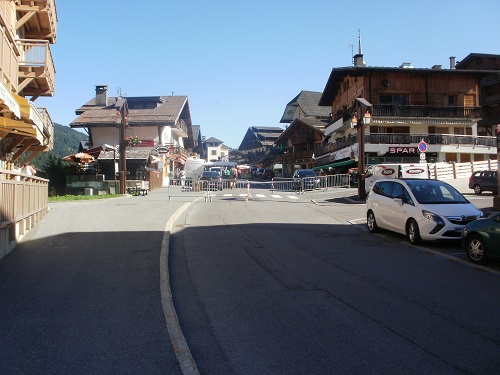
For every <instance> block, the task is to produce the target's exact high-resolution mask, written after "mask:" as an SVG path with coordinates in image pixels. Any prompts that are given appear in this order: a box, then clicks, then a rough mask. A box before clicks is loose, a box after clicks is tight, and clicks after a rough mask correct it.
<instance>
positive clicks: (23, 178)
mask: <svg viewBox="0 0 500 375" xmlns="http://www.w3.org/2000/svg"><path fill="white" fill-rule="evenodd" d="M48 190H49V180H46V179H44V178H39V177H35V176H30V175H26V174H24V173H18V172H13V171H10V170H5V169H0V259H1V258H3V257H4V256H5V255H7V254H8V253H9V252H10V251H11V250H12V249H13V248H14V246H16V244H17V243H18V242H19V240H20V239H21V238H22V237H23V236H24V235H25V234H26V233H27V232H28V231H29V230H30V229H31V228H33V227H34V226H35V224H36V223H38V222H39V221H40V220H41V219H42V218H43V216H45V214H46V213H47V212H48V196H49V192H48Z"/></svg>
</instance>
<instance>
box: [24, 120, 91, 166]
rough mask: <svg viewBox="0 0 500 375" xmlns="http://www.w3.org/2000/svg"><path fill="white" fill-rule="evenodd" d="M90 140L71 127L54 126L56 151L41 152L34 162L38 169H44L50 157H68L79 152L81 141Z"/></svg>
mask: <svg viewBox="0 0 500 375" xmlns="http://www.w3.org/2000/svg"><path fill="white" fill-rule="evenodd" d="M87 139H89V137H88V135H87V134H84V133H80V132H78V131H76V130H74V129H71V128H70V127H69V126H63V125H60V124H54V149H53V150H52V151H49V152H41V153H40V154H38V155H37V156H36V157H35V158H34V159H33V161H32V164H33V165H34V166H35V168H37V169H42V167H43V166H44V165H45V163H46V162H47V160H48V159H49V155H53V156H56V157H60V158H63V157H64V156H66V155H71V154H74V153H75V152H78V147H79V145H80V142H81V141H84V140H87Z"/></svg>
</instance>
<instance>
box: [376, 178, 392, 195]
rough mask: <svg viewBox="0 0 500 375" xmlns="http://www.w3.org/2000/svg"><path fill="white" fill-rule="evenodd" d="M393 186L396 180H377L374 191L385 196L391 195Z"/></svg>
mask: <svg viewBox="0 0 500 375" xmlns="http://www.w3.org/2000/svg"><path fill="white" fill-rule="evenodd" d="M393 187H394V182H392V181H383V182H376V183H375V186H374V187H373V192H374V193H376V194H379V195H383V196H385V197H391V196H392V189H393Z"/></svg>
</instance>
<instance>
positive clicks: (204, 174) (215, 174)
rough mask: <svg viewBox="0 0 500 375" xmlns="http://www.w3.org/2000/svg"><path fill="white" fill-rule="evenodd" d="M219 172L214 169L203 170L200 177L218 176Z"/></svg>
mask: <svg viewBox="0 0 500 375" xmlns="http://www.w3.org/2000/svg"><path fill="white" fill-rule="evenodd" d="M219 176H220V173H219V172H215V171H205V172H203V173H202V174H201V177H219Z"/></svg>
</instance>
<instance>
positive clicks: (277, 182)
mask: <svg viewBox="0 0 500 375" xmlns="http://www.w3.org/2000/svg"><path fill="white" fill-rule="evenodd" d="M346 187H351V176H350V175H349V174H336V175H328V176H317V177H305V178H282V177H275V178H273V179H272V180H271V192H274V191H288V192H296V193H298V194H305V193H311V192H319V191H323V192H325V191H327V190H328V189H329V188H346Z"/></svg>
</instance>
